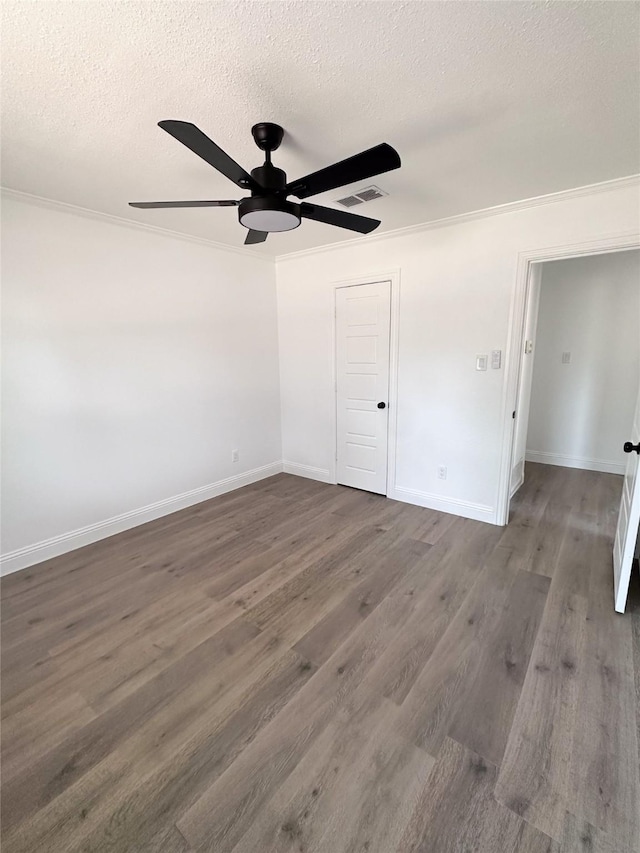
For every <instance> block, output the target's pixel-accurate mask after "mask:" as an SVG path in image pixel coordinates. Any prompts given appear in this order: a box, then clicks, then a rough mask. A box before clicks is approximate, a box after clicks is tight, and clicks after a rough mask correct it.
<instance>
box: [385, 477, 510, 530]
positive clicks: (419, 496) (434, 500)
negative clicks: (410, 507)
mask: <svg viewBox="0 0 640 853" xmlns="http://www.w3.org/2000/svg"><path fill="white" fill-rule="evenodd" d="M387 497H388V498H391V499H392V500H395V501H403V502H404V503H408V504H414V505H415V506H423V507H425V508H426V509H435V510H438V512H448V513H450V514H451V515H459V516H461V517H462V518H472V519H474V520H475V521H486V522H487V523H488V524H497V522H496V511H495V508H494V507H492V506H486V505H485V504H476V503H471V502H470V501H462V500H458V499H457V498H443V497H442V495H433V494H429V493H428V492H420V491H418V490H417V489H405V488H402V487H401V486H396V487H395V489H391V490H390V491H389V493H388V494H387Z"/></svg>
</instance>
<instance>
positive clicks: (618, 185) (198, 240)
mask: <svg viewBox="0 0 640 853" xmlns="http://www.w3.org/2000/svg"><path fill="white" fill-rule="evenodd" d="M626 187H636V188H640V174H638V175H628V176H626V177H624V178H614V179H613V180H610V181H601V182H600V183H597V184H587V185H586V186H583V187H575V188H574V189H570V190H560V191H559V192H555V193H548V194H547V195H540V196H534V197H533V198H527V199H522V200H520V201H509V202H506V203H505V204H499V205H496V206H494V207H485V208H482V209H480V210H473V211H470V212H469V213H458V214H456V215H454V216H447V217H444V218H443V219H432V220H429V221H427V222H420V223H418V224H417V225H407V226H406V227H404V228H395V229H393V230H391V231H384V232H383V233H382V234H376V233H373V234H370V235H368V236H364V237H354V238H353V239H351V240H343V241H341V242H337V243H327V244H325V245H324V246H316V247H314V248H311V249H301V250H300V251H297V252H287V253H285V254H282V255H276V256H275V257H272V256H269V255H263V254H261V253H258V252H256V251H253V250H252V249H249V248H248V247H240V246H229V245H228V244H227V243H218V242H216V241H215V240H207V239H205V238H204V237H196V236H194V235H192V234H185V233H184V232H182V231H173V230H171V229H169V228H161V227H160V226H159V225H149V224H147V223H145V222H138V221H137V220H135V219H127V218H126V217H124V216H116V215H114V214H111V213H102V212H100V211H98V210H91V209H90V208H87V207H79V206H78V205H75V204H68V203H67V202H63V201H56V200H55V199H50V198H44V197H43V196H38V195H33V194H31V193H26V192H23V191H22V190H14V189H11V187H0V194H2V195H3V196H6V197H7V198H13V199H16V200H17V201H23V202H26V203H28V204H34V205H37V206H38V207H45V208H49V209H52V210H60V211H63V212H66V213H71V214H73V215H75V216H83V217H85V218H88V219H97V220H99V221H102V222H110V223H111V224H113V225H120V226H123V227H126V228H135V229H137V230H139V231H146V232H147V233H150V234H159V235H161V236H163V237H169V238H172V239H174V240H183V241H186V242H187V243H195V244H196V245H199V246H207V247H208V248H210V249H218V250H220V251H223V252H231V253H232V254H236V255H240V256H242V257H245V258H246V257H247V256H249V257H252V258H257V259H259V260H261V261H266V262H267V263H271V264H273V263H279V262H281V261H289V260H294V259H296V258H303V257H306V256H308V255H315V254H318V253H319V252H333V251H336V250H337V249H345V248H348V247H349V246H357V245H362V244H363V243H365V244H369V243H377V242H379V241H381V240H390V239H393V238H394V237H405V236H408V235H410V234H420V233H421V232H424V231H431V230H432V229H435V228H446V227H447V226H450V225H460V224H462V223H464V222H472V221H473V220H476V219H485V218H487V217H490V216H500V215H501V214H504V213H515V212H516V211H518V210H527V209H529V208H533V207H538V206H539V205H543V204H554V203H556V202H559V201H568V200H569V199H573V198H581V197H583V196H589V195H595V194H597V193H602V192H611V191H613V190H619V189H625V188H626Z"/></svg>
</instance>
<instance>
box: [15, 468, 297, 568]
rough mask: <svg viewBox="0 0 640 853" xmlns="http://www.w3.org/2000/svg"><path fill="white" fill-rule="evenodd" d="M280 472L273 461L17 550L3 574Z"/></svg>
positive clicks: (73, 549) (280, 469) (57, 555)
mask: <svg viewBox="0 0 640 853" xmlns="http://www.w3.org/2000/svg"><path fill="white" fill-rule="evenodd" d="M281 471H282V462H272V463H271V464H269V465H262V466H261V467H260V468H253V469H252V470H250V471H245V472H244V474H236V475H235V476H233V477H226V478H225V479H224V480H218V481H217V482H216V483H210V484H209V485H207V486H200V487H199V488H197V489H191V490H190V491H188V492H183V493H182V494H180V495H174V496H173V497H171V498H165V499H164V500H160V501H156V502H155V503H152V504H148V505H147V506H143V507H139V508H138V509H133V510H131V511H130V512H123V513H122V514H121V515H116V516H114V517H113V518H107V519H105V520H104V521H98V522H96V523H95V524H89V525H87V526H86V527H81V528H80V529H79V530H71V531H70V532H69V533H62V534H61V535H60V536H53V537H52V538H51V539H46V540H44V541H43V542H36V543H35V544H34V545H27V546H26V547H25V548H18V549H16V550H15V551H10V552H9V553H7V554H3V555H2V556H1V557H0V575H8V574H10V573H11V572H17V571H19V570H20V569H26V568H28V567H29V566H33V565H35V564H36V563H42V562H43V561H44V560H50V559H51V558H52V557H59V556H60V555H61V554H66V553H67V552H69V551H75V550H76V549H77V548H83V547H84V546H85V545H90V544H91V543H92V542H98V541H99V540H100V539H106V538H108V537H109V536H115V534H116V533H122V532H123V531H124V530H130V529H131V528H132V527H138V526H139V525H140V524H146V523H147V522H148V521H153V520H154V519H156V518H161V517H162V516H165V515H170V514H171V513H172V512H178V510H181V509H185V508H186V507H188V506H193V504H197V503H201V502H202V501H208V500H210V499H211V498H215V497H218V496H219V495H224V494H226V493H227V492H231V491H233V490H234V489H239V488H241V487H242V486H248V485H249V484H250V483H256V482H257V481H258V480H264V479H265V478H266V477H273V475H274V474H279V473H280V472H281Z"/></svg>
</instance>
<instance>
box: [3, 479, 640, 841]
mask: <svg viewBox="0 0 640 853" xmlns="http://www.w3.org/2000/svg"><path fill="white" fill-rule="evenodd" d="M620 488H621V478H619V477H616V476H614V475H609V474H597V473H593V472H587V471H576V470H570V469H563V468H555V467H550V466H543V465H533V464H529V465H527V479H526V484H525V486H524V487H523V488H522V489H521V491H520V492H519V493H518V495H517V496H516V498H515V500H514V502H513V507H512V517H511V523H510V524H509V526H508V527H506V528H497V527H492V526H490V525H486V524H482V523H480V522H474V521H470V520H465V519H460V518H455V517H454V516H450V515H444V514H442V513H437V512H433V511H430V510H426V509H421V508H419V507H414V506H410V505H407V504H401V503H397V502H394V501H389V500H386V499H385V498H381V497H379V496H377V495H370V494H367V493H364V492H358V491H354V490H351V489H346V488H342V487H339V486H328V485H324V484H321V483H316V482H313V481H310V480H303V479H299V478H296V477H292V476H289V475H284V474H282V475H278V476H276V477H272V478H270V479H269V480H264V481H262V482H260V483H256V484H254V485H253V486H248V487H246V488H244V489H241V490H239V491H236V492H232V493H230V494H228V495H225V496H223V497H220V498H216V499H214V500H212V501H209V502H207V503H203V504H199V505H198V506H195V507H192V508H190V509H187V510H184V511H182V512H179V513H176V514H174V515H171V516H168V517H166V518H163V519H159V520H157V521H155V522H152V523H150V524H147V525H144V526H143V527H139V528H136V529H134V530H131V531H128V532H126V533H123V534H120V535H119V536H115V537H113V538H111V539H108V540H104V541H102V542H99V543H96V544H95V545H91V546H89V547H87V548H84V549H82V550H79V551H75V552H73V553H71V554H67V555H65V556H63V557H59V558H57V559H55V560H51V561H49V562H47V563H43V564H41V565H39V566H36V567H34V568H32V569H27V570H25V571H22V572H18V573H16V574H15V575H10V576H8V577H7V578H5V579H4V580H3V581H2V585H1V591H2V703H1V704H2V850H3V853H45V851H46V853H106V851H109V853H114V851H115V853H119V851H122V853H153V851H157V852H158V853H160V851H162V853H204V851H210V853H214V851H215V853H226V851H228V853H232V852H233V853H267V851H274V853H275V851H279V853H294V851H295V853H413V851H415V853H417V851H423V853H449V851H451V853H454V851H455V852H456V853H457V851H460V853H463V851H465V853H466V851H476V853H634V851H638V850H640V779H639V769H638V768H639V760H638V742H639V738H640V709H639V707H638V697H640V582H639V579H638V578H637V577H636V576H635V575H634V580H633V586H632V593H631V602H630V607H629V612H628V613H627V614H626V615H625V616H619V615H616V614H615V613H614V611H613V597H612V569H611V546H612V535H613V531H614V527H615V520H616V511H617V508H618V500H619V493H620Z"/></svg>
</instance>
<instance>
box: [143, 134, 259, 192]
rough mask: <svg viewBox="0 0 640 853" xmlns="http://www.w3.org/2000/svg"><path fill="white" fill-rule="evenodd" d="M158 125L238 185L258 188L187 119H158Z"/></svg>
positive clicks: (255, 183) (247, 175)
mask: <svg viewBox="0 0 640 853" xmlns="http://www.w3.org/2000/svg"><path fill="white" fill-rule="evenodd" d="M158 127H161V128H162V129H163V130H166V131H167V133H170V134H171V136H173V137H174V139H177V140H178V142H182V144H183V145H186V146H187V148H190V149H191V151H193V153H194V154H197V155H198V157H202V159H203V160H206V162H207V163H208V164H209V165H210V166H213V168H214V169H217V170H218V171H219V172H222V174H223V175H224V176H225V177H226V178H229V180H230V181H233V183H234V184H237V185H238V186H239V187H248V188H249V189H259V184H258V183H257V182H256V181H254V179H253V178H252V177H251V175H250V174H249V173H248V172H245V170H244V169H243V168H242V166H238V164H237V163H236V161H235V160H232V159H231V157H229V155H228V154H226V153H225V152H224V151H223V150H222V148H219V147H218V146H217V145H216V144H215V142H212V140H211V139H209V137H208V136H205V135H204V133H203V132H202V131H201V130H198V128H197V127H196V126H195V124H191V122H189V121H172V120H169V121H159V122H158Z"/></svg>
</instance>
